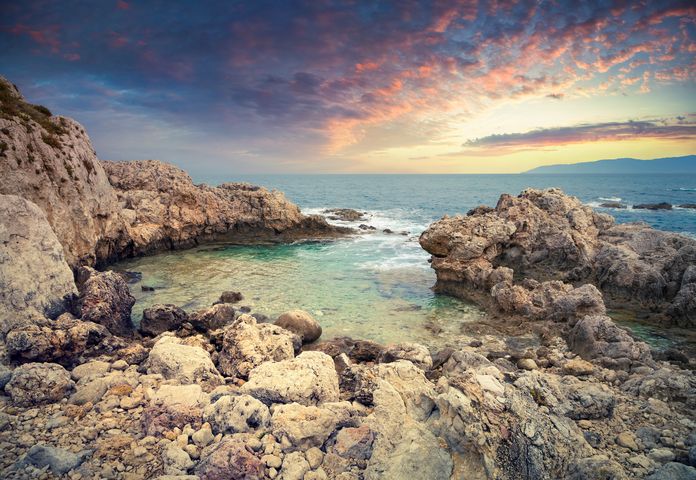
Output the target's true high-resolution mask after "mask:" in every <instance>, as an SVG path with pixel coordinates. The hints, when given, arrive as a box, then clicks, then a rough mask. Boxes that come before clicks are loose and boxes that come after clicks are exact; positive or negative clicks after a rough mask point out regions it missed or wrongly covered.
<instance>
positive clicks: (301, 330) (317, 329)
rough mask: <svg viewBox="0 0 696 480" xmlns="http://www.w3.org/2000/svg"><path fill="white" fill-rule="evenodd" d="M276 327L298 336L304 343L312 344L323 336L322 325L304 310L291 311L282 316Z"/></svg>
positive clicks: (276, 322)
mask: <svg viewBox="0 0 696 480" xmlns="http://www.w3.org/2000/svg"><path fill="white" fill-rule="evenodd" d="M275 325H277V326H279V327H282V328H284V329H286V330H289V331H291V332H292V333H294V334H295V335H298V336H299V337H300V338H301V339H302V343H311V342H313V341H315V340H317V339H318V338H319V337H320V336H321V325H319V323H318V322H317V321H316V320H315V319H314V317H312V316H311V315H310V314H309V313H307V312H305V311H304V310H290V311H288V312H285V313H283V314H281V315H280V316H279V317H278V319H277V320H276V321H275Z"/></svg>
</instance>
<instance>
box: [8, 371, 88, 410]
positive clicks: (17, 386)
mask: <svg viewBox="0 0 696 480" xmlns="http://www.w3.org/2000/svg"><path fill="white" fill-rule="evenodd" d="M74 387H75V382H73V381H72V380H71V379H70V374H69V373H68V371H67V370H66V369H64V368H63V367H61V366H60V365H58V364H55V363H25V364H24V365H20V366H19V367H17V368H15V369H14V371H13V372H12V378H11V379H10V381H9V382H8V384H7V385H5V392H7V394H9V396H10V398H11V399H12V402H13V403H15V404H16V405H20V406H23V407H30V406H34V405H41V404H45V403H54V402H59V401H60V400H62V399H63V398H65V397H67V396H68V394H70V392H71V391H72V390H73V388H74Z"/></svg>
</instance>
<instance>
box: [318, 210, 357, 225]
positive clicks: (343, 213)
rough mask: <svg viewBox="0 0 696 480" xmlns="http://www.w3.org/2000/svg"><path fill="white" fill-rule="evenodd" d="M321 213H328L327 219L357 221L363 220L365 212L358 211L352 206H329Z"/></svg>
mask: <svg viewBox="0 0 696 480" xmlns="http://www.w3.org/2000/svg"><path fill="white" fill-rule="evenodd" d="M321 213H323V214H328V219H329V220H343V221H344V222H357V221H359V220H364V219H365V215H366V212H359V211H357V210H353V209H352V208H331V209H328V210H323V211H322V212H321Z"/></svg>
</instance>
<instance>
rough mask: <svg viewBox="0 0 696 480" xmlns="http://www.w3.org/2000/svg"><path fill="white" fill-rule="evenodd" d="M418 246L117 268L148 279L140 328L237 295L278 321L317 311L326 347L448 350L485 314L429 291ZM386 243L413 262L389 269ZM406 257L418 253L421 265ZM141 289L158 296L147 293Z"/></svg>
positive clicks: (291, 250)
mask: <svg viewBox="0 0 696 480" xmlns="http://www.w3.org/2000/svg"><path fill="white" fill-rule="evenodd" d="M413 242H414V240H413V238H406V237H402V236H389V237H387V236H386V235H383V234H381V233H377V234H373V235H365V236H364V237H362V238H357V239H355V238H352V239H345V240H337V241H332V242H324V243H302V244H292V245H277V246H231V245H218V246H207V247H200V248H196V249H191V250H185V251H178V252H169V253H163V254H159V255H155V256H151V257H145V258H140V259H133V260H128V261H124V262H121V263H119V264H117V265H114V267H113V268H114V269H120V270H129V271H137V272H141V273H142V280H141V281H139V282H137V283H132V284H131V285H130V287H131V291H132V293H133V295H134V296H135V297H136V304H135V306H134V308H133V320H134V321H135V322H136V323H138V322H139V321H140V319H141V318H142V311H143V309H144V308H146V307H149V306H151V305H153V304H155V303H173V304H176V305H179V306H181V307H183V308H184V309H186V310H188V311H192V310H195V309H198V308H203V307H207V306H210V305H211V304H212V303H213V301H215V300H216V299H217V298H218V297H219V296H220V293H221V292H222V291H225V290H235V291H240V292H242V294H243V295H244V300H243V301H242V302H240V305H246V306H249V307H251V309H252V312H254V313H262V314H265V315H267V316H269V317H271V318H275V317H276V316H277V315H279V314H280V313H282V312H284V311H286V310H289V309H293V308H300V309H304V310H307V311H309V312H310V313H312V315H314V316H315V318H316V319H317V320H318V321H319V322H320V323H321V325H322V328H323V330H324V333H323V335H322V339H328V338H333V337H337V336H344V335H347V336H350V337H353V338H362V339H370V340H374V341H377V342H383V343H389V342H398V341H415V342H420V343H423V344H425V345H429V346H434V347H436V346H441V345H444V344H447V343H450V342H452V341H453V340H454V339H455V338H456V336H457V335H458V334H459V333H460V331H461V328H462V326H463V325H465V324H467V323H471V322H477V321H478V320H480V319H481V318H482V316H483V313H482V312H481V311H480V310H479V309H478V308H477V307H475V306H473V305H471V304H469V303H466V302H464V301H461V300H458V299H455V298H452V297H448V296H444V295H435V294H434V293H433V292H432V291H431V289H430V287H431V286H432V285H433V284H434V282H435V275H434V272H433V271H432V270H431V269H430V268H428V263H427V255H425V254H424V252H423V253H420V250H415V249H414V248H415V247H416V245H417V242H416V245H413ZM385 245H392V247H393V248H395V249H397V250H400V251H401V252H402V257H403V258H408V259H409V260H408V261H405V262H402V263H399V262H396V263H393V264H391V265H385V264H383V263H381V262H380V258H382V257H381V256H380V254H378V252H377V250H379V248H384V247H385ZM404 251H406V252H411V253H412V252H414V251H417V252H418V255H419V261H417V260H416V259H414V258H413V256H412V255H409V254H406V255H404V254H403V252H404ZM397 258H399V257H398V256H397ZM142 285H147V286H152V287H154V288H155V291H154V292H143V291H142V288H141V286H142Z"/></svg>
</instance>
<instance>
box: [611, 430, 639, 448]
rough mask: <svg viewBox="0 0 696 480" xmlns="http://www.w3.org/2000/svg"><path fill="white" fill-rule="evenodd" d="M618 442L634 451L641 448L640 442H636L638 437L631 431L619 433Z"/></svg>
mask: <svg viewBox="0 0 696 480" xmlns="http://www.w3.org/2000/svg"><path fill="white" fill-rule="evenodd" d="M616 444H617V445H619V446H622V447H624V448H628V449H630V450H633V451H634V452H636V451H638V450H639V449H638V444H637V443H636V438H635V436H634V435H633V434H632V433H631V432H621V433H619V435H618V436H617V437H616Z"/></svg>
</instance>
